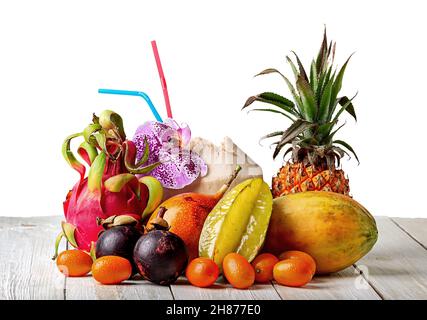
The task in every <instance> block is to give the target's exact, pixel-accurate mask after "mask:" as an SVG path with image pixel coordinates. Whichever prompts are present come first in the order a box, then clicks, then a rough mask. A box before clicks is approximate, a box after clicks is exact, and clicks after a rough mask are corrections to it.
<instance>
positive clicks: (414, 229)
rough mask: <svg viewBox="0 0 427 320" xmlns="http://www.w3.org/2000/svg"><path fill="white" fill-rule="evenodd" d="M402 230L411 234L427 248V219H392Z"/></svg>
mask: <svg viewBox="0 0 427 320" xmlns="http://www.w3.org/2000/svg"><path fill="white" fill-rule="evenodd" d="M391 219H392V220H393V221H394V222H395V223H397V224H398V225H399V227H400V228H401V229H403V230H404V231H405V232H407V233H409V234H410V235H411V237H412V238H414V239H415V240H416V241H418V242H419V243H420V244H421V245H422V246H423V247H424V249H425V248H427V219H420V218H415V219H408V218H391Z"/></svg>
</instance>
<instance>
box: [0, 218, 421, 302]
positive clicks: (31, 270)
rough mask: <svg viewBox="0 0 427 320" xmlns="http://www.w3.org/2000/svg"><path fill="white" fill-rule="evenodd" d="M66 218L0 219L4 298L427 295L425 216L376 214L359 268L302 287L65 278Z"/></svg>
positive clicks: (0, 271)
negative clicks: (62, 241)
mask: <svg viewBox="0 0 427 320" xmlns="http://www.w3.org/2000/svg"><path fill="white" fill-rule="evenodd" d="M60 220H61V218H60V217H34V218H7V217H1V218H0V231H1V232H0V257H1V259H0V299H70V300H73V299H156V300H157V299H167V300H170V299H177V300H187V299H203V300H211V299H218V300H239V299H247V300H261V299H283V300H295V299H297V300H299V299H328V300H329V299H380V298H384V299H427V268H426V266H427V250H426V249H425V248H426V245H427V233H426V232H425V231H426V230H427V219H403V218H392V219H390V218H386V217H381V218H377V224H378V229H379V239H378V242H377V244H376V245H375V247H374V249H373V250H372V251H371V252H370V253H369V254H368V255H367V256H365V257H364V258H363V259H361V260H360V261H359V262H358V263H356V265H355V266H354V267H350V268H347V269H346V270H343V271H341V272H339V273H336V274H333V275H330V276H322V277H315V278H314V280H313V281H312V282H311V283H309V284H308V285H307V286H306V287H304V288H290V287H284V286H280V285H278V284H275V283H273V284H267V285H254V286H253V287H251V288H250V289H247V290H237V289H233V288H232V287H231V286H230V285H229V284H227V283H226V282H225V281H224V280H223V279H219V281H218V282H217V283H216V284H215V285H214V286H213V287H211V288H206V289H202V288H197V287H193V286H191V285H189V284H188V282H187V280H186V279H185V278H180V279H179V280H178V281H177V282H176V283H175V284H173V285H171V286H170V287H168V286H166V287H163V286H158V285H155V284H152V283H150V282H148V281H144V280H137V279H135V280H129V281H126V282H124V283H123V284H121V285H117V286H104V285H101V284H99V283H97V282H96V281H95V280H94V279H92V277H91V276H87V277H83V278H67V279H66V278H65V277H64V276H63V275H62V274H60V273H59V271H58V270H57V268H56V264H55V263H54V262H53V261H52V260H51V259H50V258H51V256H52V254H53V247H54V239H55V236H56V234H57V233H58V232H59V231H60ZM62 249H64V246H63V247H62ZM361 273H362V275H361Z"/></svg>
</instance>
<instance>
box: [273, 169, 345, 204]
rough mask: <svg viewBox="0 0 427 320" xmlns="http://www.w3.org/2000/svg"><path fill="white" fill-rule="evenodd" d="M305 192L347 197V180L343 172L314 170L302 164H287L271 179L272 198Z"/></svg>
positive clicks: (337, 170) (338, 170)
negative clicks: (327, 192)
mask: <svg viewBox="0 0 427 320" xmlns="http://www.w3.org/2000/svg"><path fill="white" fill-rule="evenodd" d="M305 191H330V192H336V193H341V194H344V195H349V192H350V187H349V180H348V179H347V178H346V176H345V173H344V171H343V170H340V169H333V170H329V169H327V168H315V167H314V166H312V165H310V164H309V165H305V164H303V163H291V162H287V163H286V164H285V165H284V166H283V167H281V168H280V170H279V172H278V173H277V176H275V177H273V181H272V192H273V197H274V198H277V197H281V196H284V195H287V194H290V193H297V192H305Z"/></svg>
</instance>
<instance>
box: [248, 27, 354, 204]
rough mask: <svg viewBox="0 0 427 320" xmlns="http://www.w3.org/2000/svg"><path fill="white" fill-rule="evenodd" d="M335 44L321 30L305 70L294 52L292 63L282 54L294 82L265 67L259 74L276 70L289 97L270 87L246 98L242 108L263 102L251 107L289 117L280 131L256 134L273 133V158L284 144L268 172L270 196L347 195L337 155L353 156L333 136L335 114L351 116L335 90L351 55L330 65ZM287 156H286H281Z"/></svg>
mask: <svg viewBox="0 0 427 320" xmlns="http://www.w3.org/2000/svg"><path fill="white" fill-rule="evenodd" d="M335 47H336V44H335V43H332V41H331V42H329V43H328V40H327V36H326V30H325V32H324V36H323V41H322V44H321V47H320V51H319V53H318V55H317V57H316V58H315V59H313V61H312V62H311V65H310V72H309V74H307V73H306V71H305V70H304V67H303V65H302V63H301V61H300V59H299V57H298V56H297V54H296V53H295V52H292V53H293V54H294V56H295V61H296V64H295V63H294V61H293V60H291V58H289V57H286V59H287V62H288V63H289V64H290V66H291V69H292V71H293V73H294V76H295V82H296V83H295V86H294V85H293V84H292V83H291V82H290V81H289V80H288V78H287V77H285V76H284V75H283V74H282V73H280V72H279V71H278V70H276V69H266V70H264V71H262V72H260V73H259V74H257V76H259V75H265V74H270V73H276V74H279V75H280V76H281V77H282V78H283V80H284V81H285V83H286V85H287V87H288V88H289V91H290V92H291V94H292V97H293V101H291V100H290V99H287V98H285V97H283V96H281V95H278V94H276V93H272V92H264V93H261V94H258V95H256V96H252V97H249V99H248V100H247V101H246V103H245V105H244V106H243V109H245V108H247V107H249V106H250V105H251V104H252V103H254V102H255V101H259V102H263V103H268V104H270V105H272V107H271V108H265V109H253V110H254V111H268V112H274V113H276V114H280V115H282V116H284V117H286V118H287V119H288V120H291V122H292V124H291V125H290V126H289V127H288V128H287V129H286V130H284V131H276V132H273V133H270V134H268V135H266V136H264V137H262V138H261V139H269V138H276V139H277V138H278V140H277V141H276V142H274V143H273V146H274V145H275V149H274V153H273V159H275V158H276V157H277V156H278V155H279V154H280V153H281V151H282V150H283V148H284V147H285V146H288V148H287V149H286V150H285V152H284V154H283V159H284V161H285V163H284V166H283V167H281V168H280V170H279V172H278V174H277V176H276V177H273V182H272V192H273V196H274V197H280V196H283V195H286V194H289V193H296V192H304V191H314V190H316V191H332V192H337V193H341V194H345V195H348V194H349V191H350V188H349V180H348V179H347V178H346V176H345V173H344V171H343V170H342V169H340V160H341V158H342V157H343V156H344V155H345V154H347V155H349V153H351V154H353V155H354V156H355V158H356V159H357V161H359V159H358V157H357V155H356V153H355V151H354V150H353V148H352V147H351V146H350V145H349V144H348V143H347V142H345V141H342V140H337V139H335V135H336V133H337V131H338V130H339V129H341V128H342V127H343V124H342V125H340V126H338V121H339V118H340V116H341V115H342V114H343V112H344V111H346V112H348V113H349V114H350V115H351V116H352V117H353V118H354V119H355V120H356V121H357V118H356V113H355V111H354V106H353V104H352V101H353V99H354V98H355V97H356V95H355V96H354V97H352V98H351V99H350V98H348V97H347V96H341V95H339V92H340V90H341V85H342V80H343V76H344V72H345V69H346V67H347V64H348V62H349V60H350V58H351V56H350V57H349V58H348V59H347V61H346V62H345V63H344V65H343V66H342V67H341V68H340V69H339V71H338V70H337V69H336V68H334V66H333V64H334V57H335ZM287 155H290V158H289V159H288V160H286V156H287Z"/></svg>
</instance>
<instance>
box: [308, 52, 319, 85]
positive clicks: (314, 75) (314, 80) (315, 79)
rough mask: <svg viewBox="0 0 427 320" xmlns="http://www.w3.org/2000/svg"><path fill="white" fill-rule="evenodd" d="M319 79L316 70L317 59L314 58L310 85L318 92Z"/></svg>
mask: <svg viewBox="0 0 427 320" xmlns="http://www.w3.org/2000/svg"><path fill="white" fill-rule="evenodd" d="M318 81H319V78H318V75H317V71H316V61H314V60H313V61H312V62H311V67H310V85H311V87H312V88H313V91H314V92H317V85H318Z"/></svg>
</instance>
